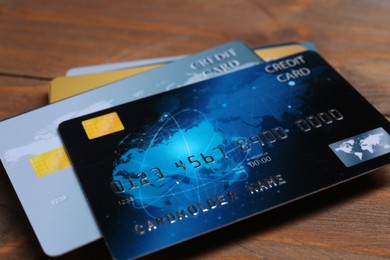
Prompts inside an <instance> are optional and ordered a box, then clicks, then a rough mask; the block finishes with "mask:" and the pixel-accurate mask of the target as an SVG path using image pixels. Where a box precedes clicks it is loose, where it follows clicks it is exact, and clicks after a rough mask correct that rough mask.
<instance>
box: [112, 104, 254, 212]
mask: <svg viewBox="0 0 390 260" xmlns="http://www.w3.org/2000/svg"><path fill="white" fill-rule="evenodd" d="M216 122H217V121H216V120H210V119H209V118H207V117H205V116H204V115H203V114H202V113H201V112H200V111H198V110H191V109H187V110H182V111H180V112H178V113H176V114H174V115H172V114H169V113H164V114H162V116H161V118H160V120H159V121H158V122H157V123H155V124H153V125H149V126H148V127H147V129H144V130H145V131H144V132H143V133H131V134H129V135H127V136H126V137H125V138H124V139H123V140H121V142H120V143H119V144H118V146H117V148H116V159H115V160H114V162H113V173H112V177H113V180H114V181H115V182H117V183H120V185H121V188H120V192H118V194H120V195H121V196H124V197H131V198H132V200H133V201H134V203H133V204H134V206H135V207H136V208H146V207H148V206H153V207H158V208H164V207H166V206H169V205H174V204H175V203H183V202H184V201H185V203H191V202H196V201H198V200H199V197H200V196H207V194H208V193H209V194H210V195H212V196H215V195H214V194H219V193H222V192H224V191H225V190H226V189H228V188H229V187H230V186H231V185H232V184H234V183H235V182H238V181H242V180H244V179H246V178H247V176H246V173H245V172H242V171H241V172H240V171H237V169H238V168H240V167H242V166H241V164H242V163H243V161H244V160H245V156H246V154H245V153H243V152H242V151H240V150H239V148H238V146H237V145H235V143H234V140H231V138H230V137H225V136H224V133H223V132H221V131H220V130H219V129H218V124H217V123H216Z"/></svg>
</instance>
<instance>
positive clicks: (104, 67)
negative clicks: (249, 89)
mask: <svg viewBox="0 0 390 260" xmlns="http://www.w3.org/2000/svg"><path fill="white" fill-rule="evenodd" d="M295 44H299V45H302V46H303V47H305V48H306V49H307V50H312V51H317V48H316V46H315V45H314V44H313V43H312V42H307V41H300V42H286V43H282V44H275V45H268V46H261V47H256V48H255V49H259V48H268V47H276V46H286V45H295ZM292 54H295V53H291V55H292ZM186 56H187V55H178V56H171V57H162V58H154V59H146V60H137V61H125V62H117V63H107V64H99V65H92V66H82V67H75V68H71V69H69V70H68V71H67V72H66V74H65V75H66V76H78V75H84V74H92V73H99V72H106V71H114V70H123V69H130V68H135V67H143V66H148V65H153V64H165V63H169V62H172V61H174V60H177V59H181V58H184V57H186ZM279 57H280V56H279ZM279 57H275V58H279Z"/></svg>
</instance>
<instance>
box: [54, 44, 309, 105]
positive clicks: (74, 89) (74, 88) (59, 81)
mask: <svg viewBox="0 0 390 260" xmlns="http://www.w3.org/2000/svg"><path fill="white" fill-rule="evenodd" d="M306 45H308V44H307V43H306ZM308 46H309V45H308ZM311 48H315V47H313V46H312V47H311ZM306 50H308V49H307V48H306V47H305V45H302V44H300V43H294V42H293V43H283V44H277V45H270V46H265V47H259V48H256V49H255V52H256V54H257V55H258V56H259V57H260V58H261V59H262V60H264V61H268V60H272V59H277V58H281V57H285V56H288V55H292V54H296V53H299V52H303V51H306ZM177 57H179V58H181V57H183V56H177ZM175 59H178V58H174V57H172V60H170V61H171V62H172V61H173V60H175ZM157 60H158V61H161V60H165V61H166V62H167V63H168V61H169V60H168V58H161V59H157ZM154 61H155V60H147V61H137V62H136V63H138V64H144V65H143V66H141V67H135V68H134V67H133V68H128V69H124V70H114V71H109V72H101V73H94V74H87V75H79V76H73V77H58V78H56V79H54V80H52V81H51V82H50V85H49V102H50V103H52V102H56V101H59V100H62V99H65V98H68V97H70V96H74V95H76V94H80V93H82V92H85V91H87V90H90V89H93V88H96V87H100V86H102V85H105V84H109V83H112V82H114V81H117V80H120V79H123V78H125V77H129V76H132V75H135V74H138V73H141V72H145V71H147V70H150V69H153V68H156V67H158V66H161V65H164V64H163V63H154V64H153V63H151V62H154ZM147 64H148V65H147ZM109 65H111V66H110V68H112V67H113V66H112V65H113V64H109ZM98 66H99V65H98ZM98 66H97V67H98ZM101 66H102V65H101ZM100 69H101V68H100Z"/></svg>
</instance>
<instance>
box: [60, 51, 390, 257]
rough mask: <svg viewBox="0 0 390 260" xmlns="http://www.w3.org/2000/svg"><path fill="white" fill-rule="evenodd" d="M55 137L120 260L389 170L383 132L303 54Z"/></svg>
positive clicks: (341, 83) (72, 124)
mask: <svg viewBox="0 0 390 260" xmlns="http://www.w3.org/2000/svg"><path fill="white" fill-rule="evenodd" d="M113 116H114V117H115V122H114V121H113V122H114V123H113V124H114V126H111V125H110V123H109V122H110V120H109V119H110V118H112V117H113ZM100 122H104V123H100ZM87 123H88V124H91V126H90V127H92V129H94V130H93V132H95V131H96V132H97V133H99V134H97V135H95V136H96V138H90V131H91V130H90V128H89V127H86V125H87ZM117 125H119V126H120V127H117ZM112 129H115V131H114V130H112ZM59 131H60V134H61V136H62V139H63V142H64V144H65V146H66V149H67V151H68V153H69V155H70V158H71V160H72V163H73V165H74V168H75V170H76V172H77V176H78V178H79V181H80V183H81V185H82V186H83V189H84V192H85V194H86V196H87V198H88V201H89V204H90V206H91V208H92V210H93V212H94V215H95V218H96V220H97V222H98V225H99V227H100V229H101V231H102V234H103V236H104V238H105V240H106V243H107V245H108V247H109V249H110V251H111V253H112V256H113V257H114V258H116V259H129V258H135V257H140V256H143V255H145V254H148V253H151V252H154V251H157V250H160V249H162V248H165V247H168V246H171V245H173V244H177V243H179V242H182V241H184V240H187V239H190V238H192V237H195V236H198V235H201V234H204V233H206V232H209V231H212V230H215V229H218V228H220V227H223V226H226V225H228V224H231V223H234V222H236V221H239V220H241V219H244V218H247V217H250V216H252V215H255V214H258V213H261V212H264V211H266V210H269V209H272V208H275V207H277V206H280V205H283V204H285V203H288V202H290V201H293V200H296V199H298V198H301V197H304V196H307V195H310V194H312V193H315V192H317V191H320V190H323V189H325V188H329V187H331V186H334V185H336V184H339V183H342V182H345V181H347V180H349V179H352V178H356V177H358V176H360V175H363V174H365V173H367V172H369V171H371V170H374V169H377V168H379V167H383V166H385V165H387V164H389V163H390V150H389V149H388V146H389V132H390V124H389V122H388V121H387V120H386V119H385V118H384V117H383V116H382V115H381V114H380V113H379V112H378V111H377V110H376V109H375V108H374V107H373V106H372V105H371V104H369V103H368V101H367V100H365V99H364V98H363V97H362V96H361V95H360V94H359V93H358V92H357V91H356V90H355V89H354V88H353V87H352V86H351V85H350V84H349V83H348V82H347V81H345V80H344V79H343V78H342V77H341V76H340V75H339V74H338V73H337V72H336V71H335V70H334V69H333V68H332V67H331V66H330V65H329V64H328V63H326V61H325V60H324V59H323V58H321V56H319V54H317V53H314V52H310V51H309V52H304V53H301V54H299V55H294V56H290V57H287V58H283V59H279V60H275V61H271V62H267V63H263V64H259V65H256V66H253V67H250V68H247V69H244V70H241V71H237V72H232V73H229V74H226V75H223V76H220V77H216V78H213V79H210V80H207V81H203V82H199V83H195V84H192V85H188V86H186V87H183V88H181V89H175V90H172V91H169V92H165V93H161V94H158V95H154V96H150V97H147V98H144V99H140V100H137V101H134V102H130V103H127V104H123V105H120V106H117V107H113V108H110V109H106V110H102V111H100V112H97V113H92V114H90V115H86V116H83V117H79V118H76V119H72V120H69V121H66V122H63V123H62V124H61V125H60V127H59ZM355 149H356V150H355ZM343 153H345V154H347V155H348V156H349V157H342V156H341V155H340V154H343ZM340 156H341V157H340ZM353 156H355V157H356V158H357V159H355V158H354V157H353ZM351 158H353V159H351Z"/></svg>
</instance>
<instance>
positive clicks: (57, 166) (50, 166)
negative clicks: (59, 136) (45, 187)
mask: <svg viewBox="0 0 390 260" xmlns="http://www.w3.org/2000/svg"><path fill="white" fill-rule="evenodd" d="M30 163H31V166H32V167H33V169H34V171H35V173H36V175H37V176H38V177H43V176H46V175H48V174H50V173H53V172H55V171H59V170H61V169H63V168H66V167H68V166H70V165H71V162H70V159H69V157H68V154H67V153H66V151H65V148H64V147H59V148H56V149H53V150H50V151H48V152H45V153H42V154H40V155H37V156H34V157H32V158H30Z"/></svg>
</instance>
